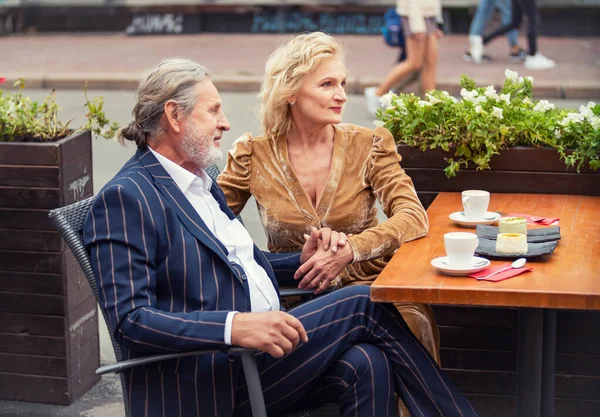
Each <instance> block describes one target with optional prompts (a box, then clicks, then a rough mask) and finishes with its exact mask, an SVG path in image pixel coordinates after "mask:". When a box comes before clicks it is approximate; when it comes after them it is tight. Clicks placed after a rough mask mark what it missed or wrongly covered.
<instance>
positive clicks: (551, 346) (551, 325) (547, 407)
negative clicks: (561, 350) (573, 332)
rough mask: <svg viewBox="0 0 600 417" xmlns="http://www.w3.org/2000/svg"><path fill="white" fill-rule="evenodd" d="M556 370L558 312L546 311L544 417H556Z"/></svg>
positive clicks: (543, 372)
mask: <svg viewBox="0 0 600 417" xmlns="http://www.w3.org/2000/svg"><path fill="white" fill-rule="evenodd" d="M555 370H556V310H552V309H545V310H544V347H543V352H542V410H541V411H542V413H541V416H542V417H554V381H555Z"/></svg>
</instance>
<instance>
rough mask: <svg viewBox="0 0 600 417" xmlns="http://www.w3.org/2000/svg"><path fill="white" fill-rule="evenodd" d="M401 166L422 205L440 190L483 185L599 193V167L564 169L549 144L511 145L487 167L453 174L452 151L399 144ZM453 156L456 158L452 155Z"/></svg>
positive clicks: (508, 189) (528, 190)
mask: <svg viewBox="0 0 600 417" xmlns="http://www.w3.org/2000/svg"><path fill="white" fill-rule="evenodd" d="M398 153H399V154H400V155H402V162H401V165H402V167H403V168H404V169H405V170H406V173H407V174H408V175H410V177H411V178H412V180H413V182H414V184H415V188H416V189H417V194H419V198H420V199H421V202H422V203H423V205H425V207H429V204H431V202H432V201H433V200H434V198H435V197H436V196H437V194H438V193H439V192H440V191H464V190H469V189H483V190H487V191H490V192H492V193H515V192H519V193H537V194H582V195H600V170H598V171H592V170H590V169H589V168H582V169H581V170H580V172H579V173H578V172H577V171H576V170H575V169H573V168H569V169H567V168H566V166H565V163H564V162H563V161H562V160H560V158H559V156H558V153H557V152H556V151H555V150H554V149H551V148H527V147H514V148H509V149H507V150H505V151H503V152H502V153H501V154H500V155H494V156H493V157H492V160H491V162H490V168H491V169H486V170H482V171H476V170H475V169H474V167H469V168H468V169H464V168H461V169H460V171H459V172H458V174H457V175H456V177H454V178H447V177H446V174H445V173H444V168H445V167H446V166H447V165H448V164H447V163H446V161H445V160H444V158H452V157H454V155H453V154H452V153H450V152H444V151H442V150H438V149H436V150H432V151H426V152H421V151H420V150H419V149H417V148H411V147H410V146H408V145H398ZM454 159H456V158H455V157H454Z"/></svg>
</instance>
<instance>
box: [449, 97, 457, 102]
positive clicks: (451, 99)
mask: <svg viewBox="0 0 600 417" xmlns="http://www.w3.org/2000/svg"><path fill="white" fill-rule="evenodd" d="M448 98H449V99H450V101H452V102H453V103H458V100H457V99H456V97H454V96H450V97H448Z"/></svg>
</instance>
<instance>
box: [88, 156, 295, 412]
mask: <svg viewBox="0 0 600 417" xmlns="http://www.w3.org/2000/svg"><path fill="white" fill-rule="evenodd" d="M211 193H212V195H213V196H214V197H215V199H216V200H217V201H218V203H219V205H220V206H221V209H222V210H223V211H224V212H225V213H226V214H227V215H228V216H229V217H230V218H231V219H233V218H234V217H235V216H234V214H233V213H232V212H231V211H230V210H229V208H228V207H227V203H226V201H225V196H224V195H223V193H222V191H221V189H220V188H219V187H218V185H217V184H216V183H214V182H213V185H212V188H211ZM84 240H85V245H86V247H87V249H88V251H89V253H90V258H91V262H92V267H93V270H94V273H95V274H96V278H97V280H98V287H99V293H100V300H99V301H100V306H101V308H103V309H104V310H105V311H106V312H107V313H108V317H109V320H110V324H111V326H112V329H113V331H114V336H115V340H117V341H118V343H119V344H120V345H121V347H122V348H123V351H124V355H125V357H128V358H131V357H137V356H143V355H145V354H148V353H158V352H162V353H165V352H173V351H184V350H193V349H199V348H225V343H224V328H225V319H226V316H227V313H228V312H229V311H231V310H237V311H250V296H249V290H248V283H247V280H246V275H245V272H244V270H243V269H242V268H241V267H240V266H239V265H237V264H233V263H231V262H229V260H228V259H227V250H226V249H225V247H224V246H223V245H222V244H221V243H220V242H219V241H218V239H217V238H216V237H215V236H214V235H213V234H212V233H211V232H210V230H209V229H208V228H207V227H206V225H205V224H204V222H203V221H202V219H201V218H200V216H199V215H198V214H197V212H196V211H195V209H194V208H193V207H192V205H191V204H190V203H189V201H188V200H187V198H186V197H185V196H184V194H183V193H182V192H181V190H180V189H179V188H178V187H177V185H176V184H175V182H174V181H173V180H172V178H171V177H170V176H169V175H168V174H167V172H166V171H165V170H164V168H163V167H162V165H161V164H160V163H159V162H158V161H157V159H156V158H155V157H154V155H152V153H151V152H150V151H149V150H148V149H142V150H138V151H137V152H136V154H135V155H134V156H133V157H132V158H131V159H130V160H129V161H128V163H127V164H126V165H125V166H124V167H123V168H122V169H121V170H120V171H119V173H118V174H117V175H116V176H115V177H114V178H113V179H112V180H111V181H110V182H109V183H108V184H107V185H106V186H105V187H104V188H103V189H102V190H101V191H100V193H99V194H98V196H97V198H96V200H95V202H94V204H93V206H92V209H91V211H90V213H89V215H88V217H87V219H86V224H85V228H84ZM254 257H255V259H256V261H257V262H258V263H259V264H260V265H261V266H262V267H263V268H264V269H265V270H266V272H267V274H268V275H269V277H270V278H271V280H272V281H273V285H274V286H275V288H276V289H278V286H277V282H276V280H275V271H277V272H278V278H280V277H281V278H283V279H286V280H289V279H290V277H291V276H292V275H293V273H294V271H295V270H296V269H297V268H298V266H299V260H300V254H297V253H296V254H289V253H288V254H270V253H263V252H261V251H260V250H258V248H256V246H255V247H254ZM229 359H232V358H229ZM229 359H228V358H227V357H226V355H224V354H217V355H204V356H200V357H189V358H185V359H180V360H173V361H169V362H163V363H160V364H158V365H155V366H153V367H152V368H142V369H137V368H136V369H133V370H131V372H130V374H129V378H128V380H129V387H128V388H129V390H130V391H131V390H133V391H134V392H133V394H132V395H131V396H130V399H131V402H132V409H133V408H136V404H135V402H136V401H138V402H140V401H145V402H146V404H145V406H144V405H140V406H141V407H142V408H145V409H146V410H148V406H147V404H148V401H150V400H151V398H149V394H148V393H149V392H152V391H154V390H155V389H156V387H159V388H158V392H160V393H162V396H163V400H164V401H162V404H163V407H165V404H175V405H177V404H178V402H179V408H180V411H181V407H182V405H181V401H182V400H181V398H182V394H181V391H182V390H183V389H184V388H182V386H183V385H185V386H186V387H189V386H191V387H196V388H197V393H196V394H195V398H196V403H197V404H196V406H198V404H202V408H203V409H204V410H205V411H206V412H207V414H208V415H217V409H218V415H229V414H230V411H231V409H232V408H233V403H234V398H233V397H234V393H235V390H236V387H237V381H238V374H239V368H240V366H241V364H240V361H237V360H236V361H232V360H229ZM183 380H185V381H187V382H186V383H185V384H184V383H183ZM144 389H145V392H146V395H145V397H146V398H145V399H144V395H141V396H140V395H136V392H138V391H141V392H144ZM186 398H187V396H186ZM213 407H214V409H213V410H212V412H211V410H209V409H210V408H213ZM134 415H135V414H134ZM150 415H152V413H150ZM159 415H162V413H161V414H159ZM166 415H170V413H169V412H168V411H167V413H166ZM183 415H185V413H183Z"/></svg>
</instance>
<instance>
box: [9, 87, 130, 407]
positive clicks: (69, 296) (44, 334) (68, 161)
mask: <svg viewBox="0 0 600 417" xmlns="http://www.w3.org/2000/svg"><path fill="white" fill-rule="evenodd" d="M4 82H5V79H2V78H0V84H1V83H4ZM14 86H15V87H17V88H18V90H17V92H15V93H9V92H7V91H3V90H2V89H0V334H1V335H0V381H2V383H1V384H0V399H10V400H21V401H33V402H44V403H55V404H70V403H71V402H72V401H74V400H75V399H77V398H78V397H79V396H80V395H81V394H83V393H84V392H85V391H87V390H88V389H89V388H91V387H92V386H93V385H94V384H95V383H96V382H97V381H98V377H97V376H96V375H95V373H94V371H95V369H96V368H97V367H98V364H99V346H98V320H97V313H96V311H97V310H96V301H95V299H94V296H93V293H92V291H91V289H90V287H89V285H88V284H87V280H86V279H85V276H84V275H83V273H82V272H81V271H80V270H79V267H78V266H77V262H76V261H75V258H74V257H73V255H72V254H71V253H70V251H69V250H68V248H67V247H66V245H65V243H64V242H63V240H62V238H61V236H60V234H59V233H58V232H57V231H55V230H54V228H53V227H52V225H51V224H50V222H49V220H48V211H49V210H51V209H53V208H56V207H60V206H63V205H67V204H70V203H73V202H76V201H79V200H81V199H84V198H86V197H89V196H91V195H93V190H92V183H93V181H92V147H91V134H92V133H94V134H97V135H100V136H105V137H112V136H113V135H114V134H115V132H116V129H117V127H118V126H117V125H116V124H114V123H111V122H109V121H108V120H107V119H106V117H105V115H104V112H103V111H102V106H103V101H102V98H98V99H96V100H93V101H90V100H88V99H87V92H86V95H85V106H86V107H87V110H88V114H87V123H86V124H85V125H84V126H82V127H81V128H73V127H71V124H70V122H66V123H62V122H61V121H60V120H59V118H58V111H59V106H58V103H57V102H56V93H55V92H54V91H52V93H50V95H48V97H47V98H46V99H45V100H44V101H43V102H42V103H39V102H35V101H32V100H30V99H29V98H28V97H26V96H24V95H23V89H24V87H25V85H24V82H23V80H18V81H17V82H16V83H15V85H14Z"/></svg>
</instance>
